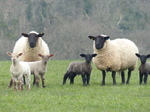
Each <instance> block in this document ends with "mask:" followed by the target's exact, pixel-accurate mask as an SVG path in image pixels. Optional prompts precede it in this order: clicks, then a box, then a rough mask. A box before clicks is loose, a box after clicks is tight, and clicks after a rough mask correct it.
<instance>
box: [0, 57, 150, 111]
mask: <svg viewBox="0 0 150 112" xmlns="http://www.w3.org/2000/svg"><path fill="white" fill-rule="evenodd" d="M70 62H71V61H68V60H51V61H50V62H49V65H48V71H47V73H46V74H45V79H46V80H45V85H46V88H42V86H41V82H40V87H39V88H37V87H35V86H33V85H32V84H31V90H30V91H27V90H26V87H24V91H22V92H16V91H14V90H13V88H8V87H7V86H8V83H9V80H10V73H9V67H10V64H11V62H10V61H0V102H1V103H0V112H149V111H150V99H149V98H150V86H149V85H150V83H149V81H148V83H147V85H139V76H138V70H137V69H136V70H135V71H134V72H133V74H132V76H131V80H130V84H129V85H122V84H121V77H120V75H117V76H116V81H117V85H115V86H113V85H112V77H111V74H110V73H108V74H107V76H106V85H105V86H100V84H101V72H100V71H99V70H97V69H96V68H95V67H94V65H93V71H92V75H91V81H90V86H87V87H83V86H82V80H81V77H80V76H77V77H76V78H75V84H74V85H70V84H69V80H67V84H66V85H62V79H63V75H64V73H65V72H66V69H67V67H68V64H69V63H70ZM32 82H33V76H32V81H31V83H32Z"/></svg>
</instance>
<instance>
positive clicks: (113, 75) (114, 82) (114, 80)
mask: <svg viewBox="0 0 150 112" xmlns="http://www.w3.org/2000/svg"><path fill="white" fill-rule="evenodd" d="M112 78H113V85H116V72H115V71H112Z"/></svg>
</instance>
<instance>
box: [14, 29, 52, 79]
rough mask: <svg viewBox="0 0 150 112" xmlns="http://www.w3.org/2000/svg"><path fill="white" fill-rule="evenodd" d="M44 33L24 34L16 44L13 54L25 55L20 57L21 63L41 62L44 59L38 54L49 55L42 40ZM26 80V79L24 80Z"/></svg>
mask: <svg viewBox="0 0 150 112" xmlns="http://www.w3.org/2000/svg"><path fill="white" fill-rule="evenodd" d="M43 35H44V33H37V32H36V31H31V32H30V33H29V34H26V33H22V37H21V38H20V39H19V40H18V41H17V42H16V44H15V46H14V49H13V53H15V54H18V53H20V52H21V53H23V54H24V55H23V56H21V57H19V60H20V61H27V62H32V61H39V60H41V59H42V58H41V57H39V56H37V54H43V55H48V54H49V53H50V50H49V48H48V45H47V44H46V42H45V41H44V40H43V39H42V36H43ZM24 80H25V79H24Z"/></svg>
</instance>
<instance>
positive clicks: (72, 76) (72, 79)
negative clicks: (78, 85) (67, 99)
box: [70, 73, 77, 84]
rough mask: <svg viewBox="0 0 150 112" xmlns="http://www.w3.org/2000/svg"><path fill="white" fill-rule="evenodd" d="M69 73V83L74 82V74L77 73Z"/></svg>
mask: <svg viewBox="0 0 150 112" xmlns="http://www.w3.org/2000/svg"><path fill="white" fill-rule="evenodd" d="M70 75H71V77H70V84H74V78H75V76H76V75H77V74H75V73H72V74H70Z"/></svg>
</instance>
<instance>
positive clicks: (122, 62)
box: [89, 35, 139, 85]
mask: <svg viewBox="0 0 150 112" xmlns="http://www.w3.org/2000/svg"><path fill="white" fill-rule="evenodd" d="M89 38H90V39H92V40H94V43H93V50H94V53H96V54H97V56H96V57H95V58H93V62H94V64H95V65H96V67H97V68H98V69H99V70H101V71H102V76H103V77H102V84H101V85H105V77H106V71H111V72H112V78H113V85H116V79H115V75H116V72H119V73H121V77H122V84H124V83H125V77H124V70H126V69H128V78H127V81H126V84H129V80H130V76H131V72H132V71H133V70H134V69H135V68H136V64H137V60H138V58H137V57H136V56H135V53H138V52H139V50H138V48H137V46H136V45H135V44H134V43H133V42H132V41H131V40H128V39H119V38H118V39H115V40H110V37H109V36H107V35H99V36H96V37H94V36H89Z"/></svg>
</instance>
